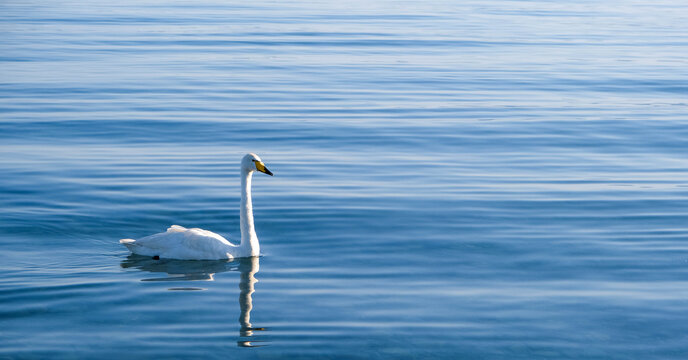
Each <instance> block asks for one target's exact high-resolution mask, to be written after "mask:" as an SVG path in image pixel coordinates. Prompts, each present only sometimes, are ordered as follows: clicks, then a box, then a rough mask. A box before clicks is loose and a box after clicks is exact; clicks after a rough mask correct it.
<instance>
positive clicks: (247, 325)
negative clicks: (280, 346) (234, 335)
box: [237, 257, 265, 347]
mask: <svg viewBox="0 0 688 360" xmlns="http://www.w3.org/2000/svg"><path fill="white" fill-rule="evenodd" d="M239 261H240V263H239V271H240V272H241V280H240V281H239V307H240V308H241V314H240V315H239V325H241V328H240V329H239V336H240V337H242V338H243V339H240V340H239V341H237V345H238V346H240V347H259V346H265V344H261V345H256V344H254V343H255V342H263V341H261V340H255V339H251V338H252V337H253V336H254V332H255V331H264V330H265V328H260V327H253V325H252V324H251V310H252V309H253V298H252V295H253V293H254V292H255V284H256V283H257V282H258V279H256V277H255V275H256V273H258V270H259V269H260V258H258V257H250V258H244V259H240V260H239ZM252 340H253V341H252Z"/></svg>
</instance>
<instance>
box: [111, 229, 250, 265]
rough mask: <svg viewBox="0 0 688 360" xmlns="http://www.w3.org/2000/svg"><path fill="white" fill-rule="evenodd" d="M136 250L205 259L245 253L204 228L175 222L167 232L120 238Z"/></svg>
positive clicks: (153, 254) (132, 249)
mask: <svg viewBox="0 0 688 360" xmlns="http://www.w3.org/2000/svg"><path fill="white" fill-rule="evenodd" d="M119 242H120V243H121V244H123V245H125V246H126V247H127V248H128V249H129V250H130V251H131V252H132V253H134V254H137V255H144V256H159V257H161V258H168V259H180V260H205V259H208V260H210V259H233V258H235V257H241V254H237V250H238V249H239V248H238V247H237V246H235V245H233V244H231V243H230V242H229V241H227V240H226V239H225V238H223V237H222V236H220V235H218V234H215V233H214V232H211V231H207V230H203V229H187V228H184V227H182V226H178V225H172V226H171V227H170V228H169V229H167V231H166V232H163V233H158V234H153V235H150V236H146V237H144V238H141V239H138V240H133V239H122V240H120V241H119Z"/></svg>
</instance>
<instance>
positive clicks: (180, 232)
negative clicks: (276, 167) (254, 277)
mask: <svg viewBox="0 0 688 360" xmlns="http://www.w3.org/2000/svg"><path fill="white" fill-rule="evenodd" d="M254 171H260V172H262V173H265V174H268V175H270V176H272V172H270V170H268V169H267V168H266V167H265V164H263V161H262V160H261V159H260V157H258V155H256V154H246V156H244V158H243V159H242V160H241V212H240V221H241V243H240V244H239V245H234V244H232V243H230V242H229V241H227V240H226V239H225V238H223V237H222V236H220V235H218V234H215V233H214V232H211V231H207V230H203V229H187V228H184V227H181V226H179V225H172V226H171V227H170V228H169V229H167V231H166V232H163V233H158V234H154V235H150V236H146V237H144V238H141V239H138V240H133V239H122V240H120V241H119V242H120V244H123V245H125V246H126V247H127V248H128V249H129V250H131V252H132V253H134V254H138V255H145V256H153V257H159V258H165V259H179V260H219V259H233V258H241V257H251V256H258V255H260V245H259V244H258V236H256V230H255V228H254V227H253V205H252V204H251V178H252V177H253V172H254Z"/></svg>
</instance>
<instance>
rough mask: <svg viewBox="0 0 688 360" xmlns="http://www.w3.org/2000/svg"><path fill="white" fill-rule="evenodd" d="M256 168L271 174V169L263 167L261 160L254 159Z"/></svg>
mask: <svg viewBox="0 0 688 360" xmlns="http://www.w3.org/2000/svg"><path fill="white" fill-rule="evenodd" d="M256 170H258V171H260V172H262V173H264V174H268V175H270V176H272V171H270V170H268V168H266V167H265V164H263V162H261V161H256Z"/></svg>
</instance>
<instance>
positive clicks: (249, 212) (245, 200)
mask: <svg viewBox="0 0 688 360" xmlns="http://www.w3.org/2000/svg"><path fill="white" fill-rule="evenodd" d="M252 177H253V171H247V170H244V169H242V170H241V213H240V219H241V244H240V245H239V246H241V247H242V248H243V249H246V250H245V251H246V256H258V255H260V245H259V244H258V236H256V229H255V228H254V227H253V204H252V203H251V178H252Z"/></svg>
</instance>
